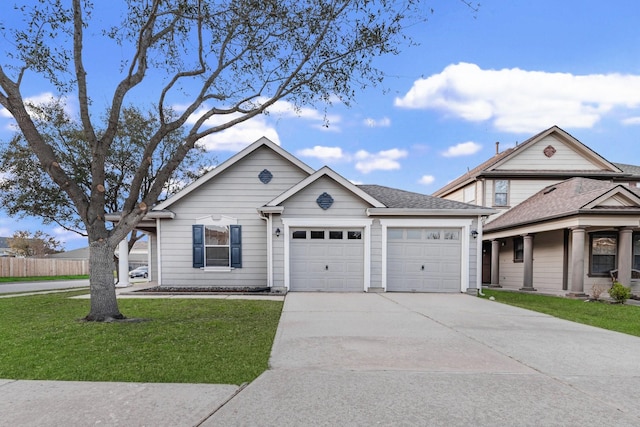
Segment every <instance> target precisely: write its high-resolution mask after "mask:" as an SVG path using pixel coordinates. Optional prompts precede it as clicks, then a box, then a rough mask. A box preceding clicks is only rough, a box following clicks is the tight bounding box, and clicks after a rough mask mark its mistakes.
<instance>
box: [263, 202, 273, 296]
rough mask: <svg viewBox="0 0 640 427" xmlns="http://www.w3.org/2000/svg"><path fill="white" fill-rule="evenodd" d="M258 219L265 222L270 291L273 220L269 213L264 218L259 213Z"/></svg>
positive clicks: (269, 286) (268, 285)
mask: <svg viewBox="0 0 640 427" xmlns="http://www.w3.org/2000/svg"><path fill="white" fill-rule="evenodd" d="M260 218H261V219H264V220H265V221H267V287H268V288H269V289H271V288H272V287H273V235H272V234H271V229H272V228H273V225H272V224H273V219H272V217H271V213H269V216H265V214H264V212H260Z"/></svg>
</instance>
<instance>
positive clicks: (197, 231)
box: [191, 224, 204, 268]
mask: <svg viewBox="0 0 640 427" xmlns="http://www.w3.org/2000/svg"><path fill="white" fill-rule="evenodd" d="M192 227H193V228H192V233H191V234H192V236H193V268H202V267H204V225H200V224H196V225H193V226H192Z"/></svg>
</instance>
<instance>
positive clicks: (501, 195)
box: [493, 179, 509, 206]
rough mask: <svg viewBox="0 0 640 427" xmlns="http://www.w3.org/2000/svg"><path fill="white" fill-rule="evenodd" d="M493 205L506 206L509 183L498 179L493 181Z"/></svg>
mask: <svg viewBox="0 0 640 427" xmlns="http://www.w3.org/2000/svg"><path fill="white" fill-rule="evenodd" d="M493 185H494V187H493V195H494V196H493V204H494V205H495V206H507V202H508V200H507V199H508V197H507V195H508V192H509V181H507V180H505V179H500V180H497V181H493Z"/></svg>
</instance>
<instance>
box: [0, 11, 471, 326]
mask: <svg viewBox="0 0 640 427" xmlns="http://www.w3.org/2000/svg"><path fill="white" fill-rule="evenodd" d="M423 3H424V2H422V1H420V0H260V1H257V0H233V1H232V0H217V1H216V0H148V1H144V2H142V1H136V0H126V1H125V0H122V1H111V2H108V7H109V9H110V10H109V14H103V15H102V16H99V18H100V19H103V20H108V19H109V17H108V16H109V15H111V14H113V13H114V12H113V11H119V12H121V16H122V19H121V22H112V23H110V24H109V25H110V26H109V27H107V28H98V27H97V26H96V25H101V24H100V22H101V21H97V22H95V21H93V20H92V19H91V18H92V13H91V12H92V8H93V6H92V4H91V2H89V1H88V0H38V1H35V0H34V1H30V2H26V3H25V2H21V3H20V5H17V6H15V8H14V10H13V11H12V10H11V9H10V8H9V7H6V6H5V8H4V9H5V10H3V14H2V16H1V17H0V33H2V36H3V39H4V41H3V43H2V45H0V49H2V52H1V53H0V58H2V59H1V61H2V62H1V63H0V105H1V106H3V107H4V108H5V109H6V110H7V111H8V113H9V114H10V115H11V116H12V117H13V118H14V120H15V122H16V124H17V127H18V128H19V131H20V134H21V137H22V138H24V140H25V141H26V143H27V144H28V148H29V150H30V151H31V152H32V153H34V154H35V156H37V159H38V161H39V164H40V167H41V168H42V169H43V170H44V171H45V172H46V173H47V174H48V176H49V177H50V179H51V181H52V182H53V183H55V184H56V185H57V186H58V187H59V188H60V189H61V190H62V191H63V192H64V194H65V197H68V200H69V201H70V202H71V205H70V208H71V209H72V210H74V212H75V213H76V214H77V216H78V217H79V218H80V220H81V222H82V226H83V227H84V229H85V230H86V233H87V236H88V240H89V247H90V259H89V264H90V270H91V277H90V286H91V308H90V311H89V314H88V315H87V316H86V319H87V320H95V321H104V320H110V319H120V318H123V317H124V316H123V315H122V314H121V313H120V311H119V309H118V304H117V300H116V296H115V288H114V283H113V276H112V272H113V257H112V255H113V253H114V250H115V248H116V246H117V245H118V243H119V242H120V241H121V240H122V239H124V238H125V237H126V236H127V235H128V234H129V233H130V232H131V231H132V230H133V229H134V228H135V227H136V225H137V224H138V223H139V222H140V221H141V220H142V218H143V217H144V216H145V214H146V213H147V212H148V211H149V208H150V207H151V206H153V204H154V203H156V201H157V200H158V199H159V198H160V197H161V194H162V193H163V191H164V185H165V182H166V181H167V180H169V179H170V177H171V176H172V174H173V173H174V171H175V170H176V168H178V166H179V165H180V164H181V162H182V161H183V160H184V159H185V157H186V156H187V154H188V153H189V151H190V150H192V149H193V148H194V147H195V146H196V144H197V142H198V141H199V140H200V139H201V138H203V137H205V136H207V135H212V134H214V133H216V132H220V131H222V130H225V129H228V128H230V127H232V126H234V125H236V124H238V123H241V122H244V121H246V120H249V119H251V118H253V117H255V116H257V115H259V114H262V113H263V112H265V111H266V110H267V109H268V108H269V107H270V106H272V105H274V103H276V102H277V101H279V100H282V99H286V100H288V101H289V102H291V103H292V104H293V105H295V106H296V107H298V108H299V107H301V106H303V105H308V104H312V103H315V102H317V101H325V102H329V101H330V100H331V99H333V97H338V98H339V99H340V100H342V101H343V102H345V103H348V102H349V100H351V99H352V98H353V96H354V87H358V86H365V85H368V84H371V83H377V82H379V81H380V80H381V79H382V77H383V75H382V73H381V72H380V71H379V70H377V69H376V68H375V67H373V65H372V60H373V58H375V57H376V56H379V55H384V54H393V53H396V52H397V51H398V48H399V46H401V45H402V44H407V43H411V40H409V39H408V38H407V37H406V34H405V32H404V29H405V28H406V26H407V25H409V24H415V23H417V22H422V21H424V20H426V17H427V15H428V14H430V13H431V10H430V9H429V8H427V7H425V5H424V4H423ZM463 3H466V2H465V1H463ZM96 15H100V14H96ZM87 36H89V37H91V38H92V39H93V40H94V41H96V40H103V42H104V43H103V44H102V45H100V46H99V47H98V49H100V53H101V55H102V56H103V57H110V58H114V59H115V61H118V60H120V66H121V68H120V75H118V76H117V78H118V80H119V81H118V82H117V84H116V85H115V88H113V90H112V92H111V94H110V95H109V96H108V98H105V95H104V93H103V91H104V90H106V89H105V88H103V87H96V86H90V85H89V81H92V82H94V83H96V84H101V82H100V81H99V80H100V77H95V76H94V75H92V74H91V73H92V72H99V71H100V70H95V69H92V68H91V66H92V64H90V63H87V61H86V60H85V55H86V54H87V49H88V47H87V46H86V45H85V42H86V40H87ZM110 48H113V49H112V50H111V51H109V49H110ZM91 78H93V80H91ZM27 82H28V83H27ZM31 83H33V84H34V85H38V87H42V85H47V87H48V88H49V90H50V91H51V92H52V93H55V94H56V95H58V96H66V97H67V99H70V97H73V98H74V99H75V102H76V103H77V109H78V122H79V123H80V127H79V131H80V132H81V138H80V139H81V141H83V150H86V152H87V153H90V159H91V161H90V162H89V163H88V164H87V165H86V167H85V168H84V169H83V170H82V172H81V173H82V176H80V175H78V174H79V172H78V171H74V170H71V169H70V168H69V167H68V166H67V165H66V163H65V161H64V159H63V158H62V153H60V152H58V151H57V150H56V145H55V143H54V142H53V141H51V140H50V138H49V137H48V136H49V135H48V133H47V130H46V129H43V127H42V124H41V123H39V122H38V117H37V115H34V113H33V110H31V109H30V107H29V103H28V102H27V101H26V100H25V97H24V95H23V93H22V89H23V87H24V86H25V84H31ZM98 89H99V90H100V92H99V91H98ZM141 98H142V99H145V101H149V102H151V100H152V99H153V105H154V107H153V108H154V114H156V115H157V118H158V120H157V123H156V124H155V125H154V126H153V128H152V129H151V131H150V132H149V133H148V135H147V136H146V138H145V140H144V143H143V144H142V145H141V146H136V147H134V148H133V150H135V152H136V159H138V160H137V165H136V169H135V171H133V172H132V174H131V180H130V186H129V187H128V194H126V195H124V196H123V197H124V202H123V203H122V208H121V218H120V221H119V222H118V223H117V224H116V225H115V226H113V227H110V226H108V224H107V223H106V221H105V213H106V212H107V211H108V206H107V195H108V193H109V191H111V189H110V188H108V187H109V185H110V184H109V183H108V180H107V176H108V173H109V170H108V161H107V159H108V158H109V151H110V150H112V149H113V144H114V141H116V138H117V136H118V132H119V131H120V130H121V123H122V117H123V114H124V111H125V110H124V107H125V105H126V104H127V102H131V101H132V100H133V99H141ZM104 99H108V105H107V108H106V109H107V111H108V113H107V116H106V118H104V120H102V121H101V118H100V114H99V112H96V111H95V110H96V109H99V108H103V107H101V106H100V105H96V101H97V100H100V101H102V100H104ZM172 104H179V105H181V106H182V108H181V109H180V111H179V112H177V113H175V114H167V111H168V110H169V109H170V106H171V105H172ZM103 111H104V110H103ZM213 119H215V120H213ZM176 131H183V132H184V139H183V140H182V141H181V143H180V144H179V145H178V146H176V147H175V148H174V149H173V150H172V152H171V153H169V155H168V157H167V162H166V163H165V164H164V165H162V166H161V167H160V168H159V169H158V170H157V171H156V173H155V177H154V180H153V182H150V181H149V180H148V179H147V178H148V176H149V169H150V168H151V167H152V164H153V159H154V155H155V153H157V151H158V150H159V149H160V147H161V145H162V141H163V140H165V138H166V137H167V136H168V135H171V134H172V133H173V132H176ZM147 185H148V187H147V188H146V192H144V191H143V189H145V186H147Z"/></svg>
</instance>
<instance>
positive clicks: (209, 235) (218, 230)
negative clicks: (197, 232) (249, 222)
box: [204, 225, 229, 246]
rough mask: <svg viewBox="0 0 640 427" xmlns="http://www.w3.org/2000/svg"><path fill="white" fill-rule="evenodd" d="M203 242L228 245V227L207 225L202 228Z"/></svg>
mask: <svg viewBox="0 0 640 427" xmlns="http://www.w3.org/2000/svg"><path fill="white" fill-rule="evenodd" d="M204 244H205V245H206V246H208V245H228V244H229V229H228V228H227V227H218V226H214V225H207V226H206V227H205V228H204Z"/></svg>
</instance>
